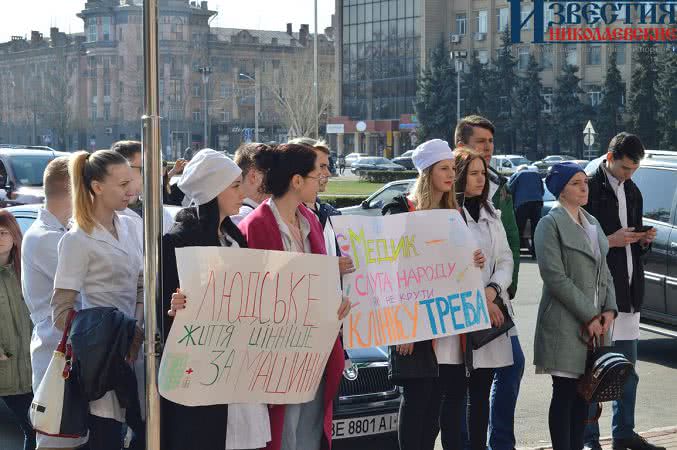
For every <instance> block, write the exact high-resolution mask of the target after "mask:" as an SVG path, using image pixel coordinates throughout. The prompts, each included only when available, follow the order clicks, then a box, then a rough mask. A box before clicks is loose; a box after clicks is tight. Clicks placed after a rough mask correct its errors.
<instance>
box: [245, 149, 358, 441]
mask: <svg viewBox="0 0 677 450" xmlns="http://www.w3.org/2000/svg"><path fill="white" fill-rule="evenodd" d="M255 159H256V165H257V167H258V168H259V169H260V170H261V171H262V172H263V174H264V180H263V187H264V190H265V191H266V193H268V194H270V195H271V196H272V197H271V198H270V199H268V200H266V201H264V202H263V203H262V204H261V205H259V207H258V208H256V210H254V211H253V212H252V213H250V214H249V215H248V216H247V217H246V218H245V219H244V220H243V221H242V222H241V223H240V225H239V226H240V229H241V230H242V233H243V234H244V236H245V238H246V239H247V244H248V245H249V247H250V248H258V249H264V250H278V251H288V252H298V253H314V254H321V255H324V254H326V248H325V244H324V235H323V232H322V227H321V225H320V222H319V221H318V219H317V217H316V216H315V214H314V213H313V212H312V211H310V210H309V209H308V208H307V207H306V206H305V205H304V203H312V202H314V201H315V199H316V198H317V193H318V191H319V188H320V181H321V179H322V171H321V168H320V167H319V164H318V161H317V154H316V152H315V150H313V149H312V148H311V147H307V146H305V145H296V144H286V145H280V146H278V147H274V148H267V149H262V150H261V151H259V152H258V153H257V155H256V156H255ZM337 289H338V286H337ZM349 311H350V303H349V302H348V301H347V300H345V299H344V301H343V302H342V303H341V307H340V309H339V311H338V318H339V320H342V319H343V318H344V317H345V316H347V315H348V313H349ZM344 364H345V363H344V358H343V348H342V345H341V342H340V340H339V338H338V336H337V338H336V342H335V344H334V348H333V350H332V352H331V354H330V355H329V359H328V361H327V365H326V367H325V370H324V377H323V379H322V381H321V383H320V386H319V388H318V390H317V393H316V395H315V398H314V399H313V400H311V401H310V402H307V403H303V404H296V405H276V406H271V408H270V420H271V434H272V440H271V442H270V443H269V444H268V446H267V447H266V448H267V449H271V450H280V449H282V450H301V449H303V450H319V449H320V448H322V449H325V448H330V447H331V435H332V430H331V428H332V405H333V401H334V397H335V396H336V393H337V392H338V387H339V382H340V380H341V373H342V372H343V369H344Z"/></svg>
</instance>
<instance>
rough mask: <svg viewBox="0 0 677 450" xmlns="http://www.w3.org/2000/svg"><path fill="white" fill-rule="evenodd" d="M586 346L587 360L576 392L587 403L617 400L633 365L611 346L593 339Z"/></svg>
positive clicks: (632, 371)
mask: <svg viewBox="0 0 677 450" xmlns="http://www.w3.org/2000/svg"><path fill="white" fill-rule="evenodd" d="M588 346H589V352H588V360H587V363H586V369H585V373H584V374H583V376H582V377H581V378H580V379H579V380H578V387H577V388H578V393H579V394H580V396H581V397H583V398H584V399H585V400H586V401H587V402H589V403H602V402H610V401H613V400H618V399H619V398H621V395H622V394H623V387H624V386H625V383H626V381H627V380H628V378H630V376H631V375H632V374H633V373H634V370H635V367H634V365H633V364H632V363H631V362H630V361H629V360H628V359H627V358H626V357H625V356H624V355H623V354H621V353H618V352H616V351H614V348H613V347H607V346H603V345H601V343H600V342H597V341H596V340H594V339H593V340H591V341H590V343H589V344H588Z"/></svg>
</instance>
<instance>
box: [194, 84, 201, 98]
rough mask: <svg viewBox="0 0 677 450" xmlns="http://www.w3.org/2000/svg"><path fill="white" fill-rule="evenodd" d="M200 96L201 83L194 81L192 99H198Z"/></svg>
mask: <svg viewBox="0 0 677 450" xmlns="http://www.w3.org/2000/svg"><path fill="white" fill-rule="evenodd" d="M201 95H202V83H201V82H198V81H196V82H195V83H193V97H200V96H201Z"/></svg>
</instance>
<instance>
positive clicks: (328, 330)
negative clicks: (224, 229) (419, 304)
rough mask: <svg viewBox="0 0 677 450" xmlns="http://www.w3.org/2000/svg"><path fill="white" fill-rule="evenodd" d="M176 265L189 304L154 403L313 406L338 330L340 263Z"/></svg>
mask: <svg viewBox="0 0 677 450" xmlns="http://www.w3.org/2000/svg"><path fill="white" fill-rule="evenodd" d="M176 260H177V266H178V273H179V280H180V286H181V290H182V292H183V293H184V294H185V295H186V298H187V301H186V309H184V310H181V311H178V313H177V315H176V318H175V319H174V323H173V324H172V328H171V331H170V333H169V337H168V339H167V342H166V345H165V349H164V353H163V356H162V362H161V364H160V374H159V388H160V394H161V395H162V396H163V397H165V398H167V399H169V400H171V401H173V402H176V403H179V404H183V405H188V406H198V405H213V404H223V403H269V404H284V403H303V402H307V401H310V400H312V399H313V398H314V396H315V392H316V391H317V387H318V385H319V383H320V380H321V379H322V376H323V373H324V367H325V365H326V362H327V359H328V357H329V354H330V353H331V351H332V348H333V346H334V343H335V341H336V337H337V336H338V330H339V327H340V323H339V321H338V317H337V311H338V307H339V304H340V301H341V293H340V291H339V290H338V286H339V279H338V261H337V258H330V257H327V256H323V255H306V254H299V253H291V252H278V251H264V250H251V249H233V248H221V247H188V248H179V249H176ZM224 426H225V425H224Z"/></svg>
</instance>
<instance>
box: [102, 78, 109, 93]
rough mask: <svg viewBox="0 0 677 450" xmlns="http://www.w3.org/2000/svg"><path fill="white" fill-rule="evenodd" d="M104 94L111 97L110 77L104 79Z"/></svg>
mask: <svg viewBox="0 0 677 450" xmlns="http://www.w3.org/2000/svg"><path fill="white" fill-rule="evenodd" d="M103 96H104V97H110V78H104V79H103Z"/></svg>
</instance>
